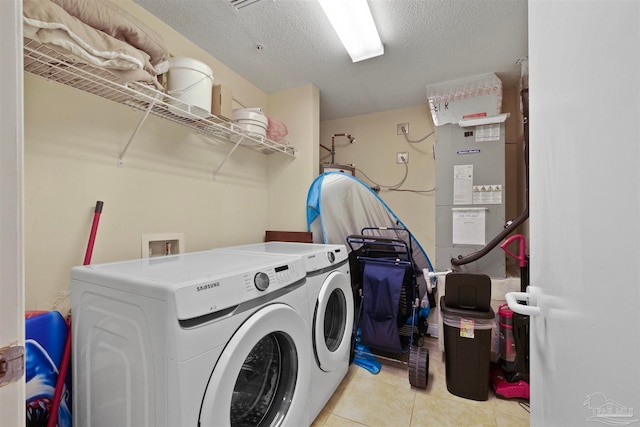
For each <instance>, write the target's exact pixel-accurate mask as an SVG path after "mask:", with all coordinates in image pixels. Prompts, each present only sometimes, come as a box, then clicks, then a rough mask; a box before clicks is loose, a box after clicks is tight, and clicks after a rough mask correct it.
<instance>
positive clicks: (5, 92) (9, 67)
mask: <svg viewBox="0 0 640 427" xmlns="http://www.w3.org/2000/svg"><path fill="white" fill-rule="evenodd" d="M0 57H1V58H2V61H0V93H1V94H2V96H0V183H1V185H0V242H2V244H1V246H0V251H1V253H0V348H3V347H6V346H11V345H17V346H24V271H23V270H24V269H23V255H22V254H23V249H22V170H23V166H22V155H23V154H22V153H23V149H22V147H23V108H22V105H23V101H22V99H23V95H22V88H23V84H22V73H23V72H22V2H21V1H20V0H12V1H4V0H3V1H0ZM0 425H3V426H22V425H25V385H24V375H23V376H22V379H21V380H20V381H18V382H15V383H11V384H9V385H6V386H4V387H0Z"/></svg>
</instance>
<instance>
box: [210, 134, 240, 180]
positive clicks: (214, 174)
mask: <svg viewBox="0 0 640 427" xmlns="http://www.w3.org/2000/svg"><path fill="white" fill-rule="evenodd" d="M243 139H244V135H240V139H238V141H236V143H235V145H234V146H233V148H232V149H231V151H229V152H228V153H227V157H225V158H224V159H223V160H222V161H221V162H220V164H219V165H218V167H217V168H216V169H215V170H214V171H213V180H214V181H215V180H216V175H217V174H218V171H219V170H220V168H222V165H224V164H225V162H226V161H227V160H229V157H231V155H232V154H233V152H234V151H236V148H238V146H239V145H240V143H241V142H242V140H243Z"/></svg>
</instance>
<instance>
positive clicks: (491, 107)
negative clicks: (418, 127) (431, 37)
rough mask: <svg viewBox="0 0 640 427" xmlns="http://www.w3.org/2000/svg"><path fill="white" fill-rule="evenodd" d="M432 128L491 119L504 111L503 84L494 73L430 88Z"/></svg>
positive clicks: (428, 88) (428, 94)
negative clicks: (470, 118) (475, 119)
mask: <svg viewBox="0 0 640 427" xmlns="http://www.w3.org/2000/svg"><path fill="white" fill-rule="evenodd" d="M427 101H428V103H429V109H430V110H431V117H432V118H433V124H434V125H436V126H442V125H446V124H448V123H455V124H457V123H459V122H460V120H462V119H463V118H469V117H485V116H486V117H491V116H496V115H498V114H500V112H501V110H502V81H500V79H499V78H498V76H496V75H495V74H493V73H489V74H483V75H480V76H474V77H468V78H465V79H459V80H452V81H448V82H444V83H439V84H434V85H428V86H427Z"/></svg>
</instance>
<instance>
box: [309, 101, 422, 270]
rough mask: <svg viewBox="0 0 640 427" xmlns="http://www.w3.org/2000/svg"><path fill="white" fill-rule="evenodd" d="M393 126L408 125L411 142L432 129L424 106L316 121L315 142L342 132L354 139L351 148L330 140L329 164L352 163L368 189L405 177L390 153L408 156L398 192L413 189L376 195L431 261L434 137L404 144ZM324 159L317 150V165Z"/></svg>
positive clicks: (340, 140) (327, 140)
mask: <svg viewBox="0 0 640 427" xmlns="http://www.w3.org/2000/svg"><path fill="white" fill-rule="evenodd" d="M397 123H409V138H410V139H411V140H418V139H421V138H422V137H423V136H425V135H427V134H428V133H430V132H432V131H433V122H432V120H431V115H430V114H429V110H428V108H427V106H426V105H419V106H416V107H409V108H403V109H399V110H392V111H385V112H381V113H374V114H367V115H362V116H356V117H349V118H346V119H339V120H330V121H324V122H321V124H320V143H321V144H322V145H324V146H326V147H331V136H332V135H333V134H338V133H348V134H351V135H352V136H353V137H355V138H356V142H355V143H354V144H349V142H348V140H347V139H346V138H344V137H336V138H335V147H336V154H335V162H336V163H338V164H355V166H356V168H358V169H359V170H358V171H356V177H357V178H359V179H361V180H362V181H364V182H365V183H366V184H367V185H369V186H374V185H376V184H380V185H386V186H393V185H396V184H398V183H399V182H400V181H401V180H402V179H403V177H404V175H405V167H404V165H402V164H397V163H396V153H397V152H408V153H409V163H408V166H409V173H408V175H407V179H406V181H405V183H404V185H403V186H402V187H401V188H402V189H403V190H416V191H415V192H414V191H390V190H388V189H385V188H382V189H381V191H380V193H378V194H379V195H380V197H381V198H382V200H384V201H385V202H386V203H387V205H389V207H390V208H391V209H392V210H393V211H394V213H395V214H396V215H397V216H398V217H399V218H400V219H401V220H402V222H404V224H405V225H406V226H407V228H408V229H409V230H411V232H412V233H413V234H414V235H415V237H416V239H417V240H418V241H419V242H420V244H421V245H422V247H423V248H424V250H425V251H426V252H427V254H429V255H430V257H432V258H433V255H431V254H434V251H435V193H434V192H433V189H434V185H435V169H434V168H435V163H434V159H433V142H434V141H435V135H432V136H430V137H429V138H427V139H426V140H424V141H423V142H420V143H417V144H410V143H408V142H407V141H406V140H405V138H404V136H402V135H397V133H396V124H397ZM330 160H331V156H330V153H329V152H328V151H326V150H324V149H320V161H321V163H325V162H330ZM365 175H366V176H365ZM367 177H368V178H367ZM429 190H431V191H429ZM417 191H422V192H417ZM372 225H375V224H372Z"/></svg>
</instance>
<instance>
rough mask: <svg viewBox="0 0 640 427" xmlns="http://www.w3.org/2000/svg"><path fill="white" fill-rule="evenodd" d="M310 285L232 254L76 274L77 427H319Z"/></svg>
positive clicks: (260, 260)
mask: <svg viewBox="0 0 640 427" xmlns="http://www.w3.org/2000/svg"><path fill="white" fill-rule="evenodd" d="M305 276H306V272H305V268H304V264H303V261H302V259H301V257H299V256H285V255H279V256H274V255H267V254H249V253H246V254H239V253H238V252H225V251H206V252H196V253H188V254H181V255H174V256H167V257H161V258H151V259H141V260H133V261H126V262H117V263H110V264H101V265H89V266H82V267H75V268H73V269H72V271H71V283H70V293H71V306H72V313H73V322H72V324H73V325H72V330H73V337H72V338H73V353H72V354H73V357H72V369H73V396H74V397H73V418H74V419H73V422H74V425H76V426H83V427H96V426H105V427H107V426H108V427H113V426H118V427H129V426H130V427H140V426H157V427H161V426H162V427H177V426H180V427H182V426H193V427H196V426H201V427H205V426H229V425H252V426H257V425H260V426H271V425H282V426H295V427H299V426H302V425H308V424H309V423H310V420H309V404H308V397H309V384H310V378H311V368H312V365H313V363H312V358H313V355H312V349H311V340H310V339H309V326H308V324H309V315H308V313H309V301H308V291H307V288H306V279H305Z"/></svg>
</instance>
